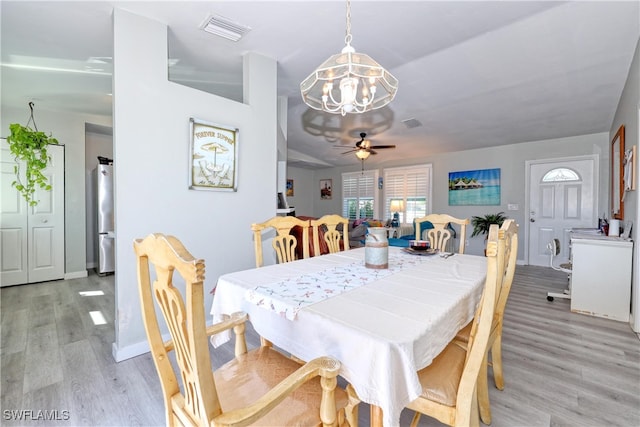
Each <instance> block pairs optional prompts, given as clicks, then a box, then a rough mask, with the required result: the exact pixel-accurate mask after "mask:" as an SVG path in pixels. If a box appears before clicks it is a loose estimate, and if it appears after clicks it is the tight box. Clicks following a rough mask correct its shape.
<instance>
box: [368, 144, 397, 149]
mask: <svg viewBox="0 0 640 427" xmlns="http://www.w3.org/2000/svg"><path fill="white" fill-rule="evenodd" d="M369 148H378V149H383V148H396V146H395V145H372V146H371V147H369Z"/></svg>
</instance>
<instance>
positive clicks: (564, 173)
mask: <svg viewBox="0 0 640 427" xmlns="http://www.w3.org/2000/svg"><path fill="white" fill-rule="evenodd" d="M527 170H528V183H529V187H528V188H529V204H528V207H529V212H528V221H529V223H528V224H529V246H528V254H529V264H531V265H540V266H548V265H549V261H550V257H549V251H548V249H547V245H548V244H549V242H550V241H551V240H552V239H554V238H555V239H559V240H560V250H561V252H560V255H559V256H558V258H557V259H556V260H555V264H556V265H558V264H559V263H561V262H566V261H567V260H568V259H569V231H570V230H571V229H572V228H582V227H594V228H595V227H596V226H597V217H598V214H597V209H598V189H597V182H598V179H597V178H598V157H597V156H581V157H576V158H570V159H550V160H541V161H530V162H527Z"/></svg>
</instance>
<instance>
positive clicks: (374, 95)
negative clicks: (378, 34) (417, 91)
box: [300, 0, 398, 116]
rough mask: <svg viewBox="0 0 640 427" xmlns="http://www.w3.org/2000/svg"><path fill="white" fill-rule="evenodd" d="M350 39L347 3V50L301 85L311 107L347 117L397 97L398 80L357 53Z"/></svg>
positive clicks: (382, 104)
mask: <svg viewBox="0 0 640 427" xmlns="http://www.w3.org/2000/svg"><path fill="white" fill-rule="evenodd" d="M351 39H352V36H351V2H350V0H347V35H346V36H345V38H344V41H345V44H346V46H345V47H344V48H343V49H342V52H341V53H339V54H336V55H333V56H331V57H330V58H329V59H327V60H326V61H324V62H323V63H322V64H321V65H320V66H319V67H318V68H317V69H316V70H315V71H314V72H313V73H311V74H310V75H309V77H307V78H306V79H304V81H303V82H302V83H300V92H301V93H302V99H303V100H304V102H305V104H307V105H308V106H309V107H311V108H314V109H316V110H322V111H326V112H329V113H340V114H342V115H343V116H344V115H345V114H347V113H364V112H365V111H369V110H375V109H376V108H380V107H384V106H385V105H387V104H388V103H389V102H391V100H393V98H394V96H396V92H397V91H398V80H397V79H396V78H395V77H393V76H392V75H391V74H390V73H389V72H388V71H387V70H385V69H384V68H382V66H380V64H378V63H377V62H376V61H374V60H373V59H371V57H370V56H369V55H365V54H364V53H357V52H356V51H355V49H354V48H353V47H352V46H351ZM334 81H337V84H336V85H334ZM358 87H360V88H361V89H360V92H358Z"/></svg>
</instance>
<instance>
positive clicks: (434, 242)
mask: <svg viewBox="0 0 640 427" xmlns="http://www.w3.org/2000/svg"><path fill="white" fill-rule="evenodd" d="M414 221H415V224H416V240H421V239H422V236H421V235H420V230H421V225H420V224H422V223H423V222H430V223H431V224H432V225H433V228H430V229H428V230H427V236H428V238H429V242H431V247H432V248H434V249H438V250H440V251H442V252H445V251H446V250H447V249H446V248H447V243H448V242H449V239H450V238H451V230H450V229H449V224H457V225H459V226H460V236H459V238H460V244H459V246H458V253H460V254H463V253H464V249H465V245H466V236H467V225H469V218H465V219H459V218H454V217H452V216H451V215H447V214H431V215H427V216H423V217H422V218H416V219H415V220H414Z"/></svg>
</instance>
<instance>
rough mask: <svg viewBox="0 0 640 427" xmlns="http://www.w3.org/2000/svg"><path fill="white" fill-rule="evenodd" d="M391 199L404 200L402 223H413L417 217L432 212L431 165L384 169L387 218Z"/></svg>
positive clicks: (401, 214) (389, 215)
mask: <svg viewBox="0 0 640 427" xmlns="http://www.w3.org/2000/svg"><path fill="white" fill-rule="evenodd" d="M391 200H402V201H404V211H403V212H400V223H402V224H411V223H413V220H414V219H415V218H420V217H423V216H425V215H427V214H429V213H431V165H430V164H427V165H420V166H410V167H402V168H389V169H384V212H385V215H386V217H387V218H390V217H391V216H392V215H393V214H392V213H391V212H390V211H389V205H390V204H391Z"/></svg>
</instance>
